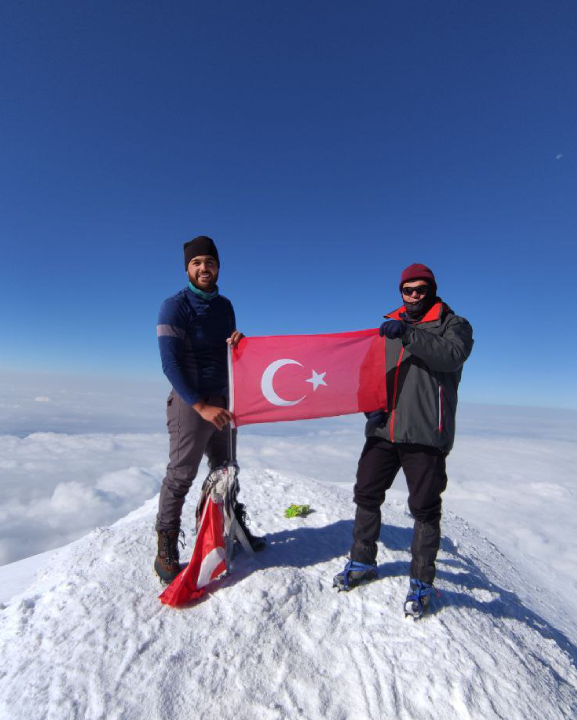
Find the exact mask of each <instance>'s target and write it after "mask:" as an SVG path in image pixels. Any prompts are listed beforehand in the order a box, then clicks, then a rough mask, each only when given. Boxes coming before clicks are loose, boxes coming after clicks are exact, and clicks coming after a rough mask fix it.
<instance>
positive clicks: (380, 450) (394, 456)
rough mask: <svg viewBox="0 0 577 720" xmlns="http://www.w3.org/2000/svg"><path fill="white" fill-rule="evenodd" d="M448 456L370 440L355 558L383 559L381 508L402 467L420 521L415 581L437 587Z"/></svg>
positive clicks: (360, 487)
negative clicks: (379, 548) (380, 549)
mask: <svg viewBox="0 0 577 720" xmlns="http://www.w3.org/2000/svg"><path fill="white" fill-rule="evenodd" d="M445 457H446V455H445V453H443V452H442V451H441V450H438V449H437V448H433V447H428V446H427V445H401V444H393V443H390V442H388V441H387V440H383V439H381V438H375V437H372V438H369V439H368V440H367V441H366V443H365V447H364V448H363V452H362V453H361V457H360V460H359V467H358V470H357V482H356V484H355V488H354V500H355V503H356V505H357V512H356V515H355V527H354V530H353V546H352V548H351V559H352V560H356V561H357V562H362V563H366V564H371V563H374V562H375V559H376V557H377V540H378V538H379V533H380V530H381V505H382V504H383V502H384V501H385V495H386V492H387V490H388V489H389V488H390V487H391V485H392V484H393V480H394V479H395V476H396V475H397V473H398V472H399V470H400V469H401V468H403V471H404V473H405V476H406V478H407V485H408V488H409V509H410V511H411V513H412V515H413V517H414V518H415V526H414V529H413V543H412V546H411V553H412V560H411V570H410V572H411V577H413V578H417V579H418V580H422V581H423V582H427V583H432V582H433V580H434V579H435V558H436V557H437V552H438V550H439V544H440V541H441V528H440V521H441V505H442V501H441V493H442V492H443V491H444V490H445V488H446V487H447V473H446V469H445Z"/></svg>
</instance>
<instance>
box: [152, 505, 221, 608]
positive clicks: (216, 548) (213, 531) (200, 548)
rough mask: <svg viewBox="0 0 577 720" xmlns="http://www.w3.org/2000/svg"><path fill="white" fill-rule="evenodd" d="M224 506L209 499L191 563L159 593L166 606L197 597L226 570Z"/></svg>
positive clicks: (205, 506) (175, 605) (183, 603)
mask: <svg viewBox="0 0 577 720" xmlns="http://www.w3.org/2000/svg"><path fill="white" fill-rule="evenodd" d="M225 557H226V554H225V548H224V538H223V517H222V505H219V504H217V503H215V502H214V501H213V500H212V498H210V497H209V498H208V499H207V500H206V502H205V504H204V511H203V513H202V518H201V521H200V526H199V528H198V534H197V536H196V542H195V544H194V550H193V551H192V557H191V559H190V563H189V564H188V565H187V566H186V567H185V568H184V570H182V571H181V573H180V574H179V575H178V576H177V577H176V578H175V579H174V580H173V581H172V582H171V583H170V585H169V586H168V587H167V588H166V590H165V591H164V592H163V593H162V594H161V595H159V599H160V600H161V602H163V603H164V604H165V605H170V606H171V607H179V606H180V605H186V604H187V603H189V602H191V601H192V600H197V599H198V598H200V597H202V596H203V595H204V593H205V592H206V586H207V585H208V584H209V582H211V581H212V580H215V579H216V578H217V577H218V576H219V575H221V574H222V573H223V572H225V570H226V561H225Z"/></svg>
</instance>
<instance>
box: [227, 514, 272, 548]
mask: <svg viewBox="0 0 577 720" xmlns="http://www.w3.org/2000/svg"><path fill="white" fill-rule="evenodd" d="M234 514H235V516H236V519H237V521H238V524H239V525H240V527H241V529H242V531H243V532H244V534H245V535H246V539H247V540H248V542H249V544H250V546H251V548H252V549H253V550H254V552H260V551H261V550H264V549H265V547H266V537H264V536H259V535H253V534H252V533H251V531H250V530H249V529H248V525H249V523H250V520H249V518H248V515H247V512H246V506H245V505H243V504H242V503H236V505H235V506H234Z"/></svg>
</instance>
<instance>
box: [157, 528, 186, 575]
mask: <svg viewBox="0 0 577 720" xmlns="http://www.w3.org/2000/svg"><path fill="white" fill-rule="evenodd" d="M179 534H180V531H179V530H159V531H158V555H157V556H156V560H155V561H154V570H155V571H156V574H157V575H158V577H159V578H160V580H161V582H163V583H166V584H169V583H171V582H172V581H173V580H174V578H175V577H176V576H177V575H178V573H179V572H180V565H179V563H178V560H179V553H178V536H179Z"/></svg>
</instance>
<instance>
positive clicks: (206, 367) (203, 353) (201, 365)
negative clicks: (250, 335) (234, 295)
mask: <svg viewBox="0 0 577 720" xmlns="http://www.w3.org/2000/svg"><path fill="white" fill-rule="evenodd" d="M203 295H204V297H202V296H201V295H199V294H198V293H196V292H193V291H192V290H191V289H190V288H184V289H183V290H181V291H180V292H178V293H176V295H173V296H172V297H169V298H168V299H167V300H165V301H164V302H163V303H162V307H161V308H160V312H159V314H158V325H157V327H156V334H157V336H158V345H159V348H160V358H161V360H162V369H163V371H164V374H165V375H166V377H167V378H168V380H169V381H170V384H171V385H172V387H173V388H174V390H175V391H176V392H177V393H178V394H179V395H180V397H181V398H182V399H183V400H184V401H185V402H186V403H188V404H189V405H194V403H197V402H199V401H200V400H204V399H205V398H207V397H208V396H209V395H223V396H225V397H227V396H228V368H227V345H226V339H227V338H229V337H230V336H231V333H232V331H233V330H235V328H236V319H235V316H234V309H233V307H232V303H231V302H230V300H227V298H225V297H223V296H222V295H219V294H216V295H215V296H214V297H206V294H203Z"/></svg>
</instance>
